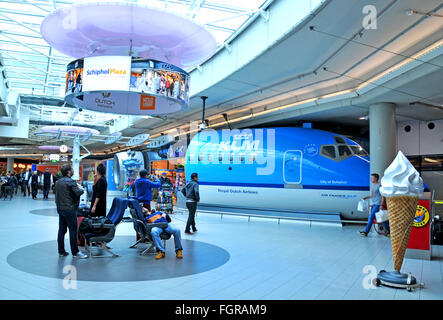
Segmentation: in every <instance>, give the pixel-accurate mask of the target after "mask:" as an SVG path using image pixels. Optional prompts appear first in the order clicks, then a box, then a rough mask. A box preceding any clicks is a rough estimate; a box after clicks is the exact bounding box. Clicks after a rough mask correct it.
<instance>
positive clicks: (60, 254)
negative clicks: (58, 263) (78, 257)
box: [58, 252, 69, 257]
mask: <svg viewBox="0 0 443 320" xmlns="http://www.w3.org/2000/svg"><path fill="white" fill-rule="evenodd" d="M58 256H59V257H66V256H69V253H67V252H63V253H59V254H58Z"/></svg>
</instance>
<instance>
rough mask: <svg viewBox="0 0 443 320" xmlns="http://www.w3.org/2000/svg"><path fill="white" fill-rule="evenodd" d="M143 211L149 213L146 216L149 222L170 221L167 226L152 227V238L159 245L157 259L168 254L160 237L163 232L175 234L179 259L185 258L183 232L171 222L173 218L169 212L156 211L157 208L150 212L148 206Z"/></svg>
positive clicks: (176, 251)
mask: <svg viewBox="0 0 443 320" xmlns="http://www.w3.org/2000/svg"><path fill="white" fill-rule="evenodd" d="M142 211H143V213H144V214H149V213H150V214H149V215H148V216H147V217H146V221H147V222H148V223H160V222H165V223H168V227H167V228H158V227H154V228H152V229H151V235H152V239H153V240H154V243H155V246H156V247H157V250H158V254H157V255H156V256H155V259H157V260H159V259H163V258H164V257H165V256H166V253H165V248H163V244H162V241H161V239H160V235H161V234H162V233H163V232H166V233H169V234H171V235H173V236H174V244H175V253H176V256H177V259H183V247H182V244H181V233H180V229H178V228H176V227H174V226H173V225H171V224H170V223H169V222H171V218H170V217H169V215H168V214H166V213H162V212H160V211H157V212H155V210H152V211H151V212H149V210H147V209H146V208H142Z"/></svg>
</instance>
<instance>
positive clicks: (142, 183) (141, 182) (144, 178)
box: [134, 169, 161, 210]
mask: <svg viewBox="0 0 443 320" xmlns="http://www.w3.org/2000/svg"><path fill="white" fill-rule="evenodd" d="M134 185H135V195H136V197H137V200H138V201H139V202H141V203H143V207H144V208H146V209H148V210H151V200H152V190H151V189H152V188H160V186H161V184H160V181H159V180H158V179H157V181H155V182H152V181H150V180H149V179H148V171H146V169H143V170H140V178H138V179H137V180H135V182H134Z"/></svg>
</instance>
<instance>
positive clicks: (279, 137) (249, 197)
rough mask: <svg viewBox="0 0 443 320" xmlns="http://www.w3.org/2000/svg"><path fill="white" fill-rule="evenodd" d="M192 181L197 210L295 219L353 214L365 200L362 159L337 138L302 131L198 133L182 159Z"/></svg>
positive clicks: (352, 146)
mask: <svg viewBox="0 0 443 320" xmlns="http://www.w3.org/2000/svg"><path fill="white" fill-rule="evenodd" d="M193 172H197V173H198V175H199V184H200V197H201V201H200V204H201V205H210V206H218V207H225V208H235V207H239V208H240V207H247V208H252V209H253V208H256V209H260V210H263V209H264V210H267V209H269V210H274V211H276V210H286V211H289V212H290V211H297V212H316V211H317V212H320V211H321V212H340V215H341V217H342V218H344V219H362V218H367V217H368V213H367V212H359V211H357V209H356V208H357V204H358V201H359V200H360V199H361V198H363V197H365V196H367V195H368V194H369V176H370V173H369V156H368V154H367V153H366V151H365V150H364V149H363V148H362V147H361V146H360V145H358V144H357V143H356V142H354V141H352V140H350V139H348V138H346V137H344V136H342V135H339V134H334V133H330V132H325V131H321V130H315V129H305V128H265V129H242V130H222V131H214V130H204V131H202V132H200V133H199V134H197V135H195V136H194V138H193V139H192V141H191V143H190V145H189V147H188V150H187V154H186V166H185V173H186V179H187V180H188V181H189V180H190V175H191V173H193Z"/></svg>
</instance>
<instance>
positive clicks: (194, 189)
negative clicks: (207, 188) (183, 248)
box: [182, 172, 200, 234]
mask: <svg viewBox="0 0 443 320" xmlns="http://www.w3.org/2000/svg"><path fill="white" fill-rule="evenodd" d="M182 193H183V195H184V196H185V197H186V207H187V208H188V211H189V215H188V222H187V223H186V228H185V233H186V234H192V233H191V227H192V229H193V230H194V232H197V228H196V227H195V211H196V210H197V203H198V202H199V201H200V194H199V191H198V174H197V173H195V172H194V173H193V174H191V181H189V183H188V184H187V185H186V186H185V187H184V188H183V190H182Z"/></svg>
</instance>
